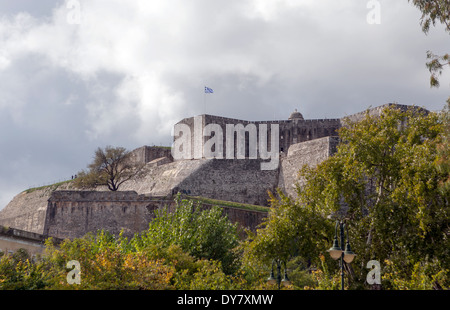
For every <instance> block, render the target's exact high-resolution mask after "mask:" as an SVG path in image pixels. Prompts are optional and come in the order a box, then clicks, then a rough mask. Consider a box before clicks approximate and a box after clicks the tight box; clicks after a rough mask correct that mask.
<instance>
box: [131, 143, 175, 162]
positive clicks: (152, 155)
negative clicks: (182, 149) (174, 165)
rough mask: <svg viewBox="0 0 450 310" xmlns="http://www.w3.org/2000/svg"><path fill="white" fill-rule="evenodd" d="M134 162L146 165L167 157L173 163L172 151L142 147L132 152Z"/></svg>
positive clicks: (157, 147)
mask: <svg viewBox="0 0 450 310" xmlns="http://www.w3.org/2000/svg"><path fill="white" fill-rule="evenodd" d="M131 156H132V158H133V161H134V162H136V163H142V164H146V163H149V162H151V161H153V160H156V159H159V158H162V157H165V158H167V159H168V160H169V161H173V158H172V152H171V149H170V148H168V147H161V146H146V145H145V146H142V147H140V148H137V149H135V150H133V151H131Z"/></svg>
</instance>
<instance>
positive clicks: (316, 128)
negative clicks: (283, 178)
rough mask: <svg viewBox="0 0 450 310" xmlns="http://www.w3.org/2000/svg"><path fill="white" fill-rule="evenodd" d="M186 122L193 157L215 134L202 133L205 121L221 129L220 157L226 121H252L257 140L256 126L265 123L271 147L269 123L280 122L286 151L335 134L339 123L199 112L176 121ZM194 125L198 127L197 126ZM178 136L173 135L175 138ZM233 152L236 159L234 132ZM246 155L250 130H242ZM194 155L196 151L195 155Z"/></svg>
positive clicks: (338, 121)
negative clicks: (240, 118) (259, 118)
mask: <svg viewBox="0 0 450 310" xmlns="http://www.w3.org/2000/svg"><path fill="white" fill-rule="evenodd" d="M180 123H182V124H185V125H187V126H188V127H189V129H190V132H191V140H190V141H191V154H192V155H193V156H192V157H193V158H199V156H203V145H204V144H205V143H206V142H207V141H208V140H210V139H211V138H212V137H213V136H214V135H215V134H216V133H214V134H213V135H210V136H205V137H204V136H203V128H205V126H206V125H208V124H217V125H219V126H220V128H221V129H222V143H223V153H222V154H223V156H224V157H226V149H227V148H226V146H227V131H226V126H227V125H228V124H233V125H237V124H242V125H243V126H244V127H245V126H247V125H249V124H254V125H255V126H256V131H257V138H256V139H257V140H258V139H259V134H260V132H259V128H260V127H259V126H260V125H262V124H266V125H267V146H268V149H269V150H271V139H270V137H271V124H278V125H279V136H278V139H279V140H278V141H279V147H278V148H279V149H278V151H280V152H281V151H284V152H286V151H287V149H288V148H289V146H291V145H292V144H295V143H299V142H303V141H309V140H313V139H318V138H322V137H326V136H335V135H337V129H339V128H340V126H341V120H340V119H313V120H279V121H246V120H238V119H233V118H227V117H221V116H214V115H200V116H196V117H191V118H185V119H183V120H182V121H180V122H179V124H180ZM196 126H197V128H196ZM196 132H197V133H199V136H198V137H197V139H198V140H197V141H196V140H195V139H196V138H195V137H194V133H196ZM176 138H177V137H175V139H176ZM233 138H234V154H235V156H234V157H235V158H236V154H237V153H236V149H237V142H236V141H237V134H236V133H235V134H234V137H233ZM245 145H246V157H248V156H249V151H248V149H249V133H248V132H246V133H245ZM194 154H197V156H195V155H194Z"/></svg>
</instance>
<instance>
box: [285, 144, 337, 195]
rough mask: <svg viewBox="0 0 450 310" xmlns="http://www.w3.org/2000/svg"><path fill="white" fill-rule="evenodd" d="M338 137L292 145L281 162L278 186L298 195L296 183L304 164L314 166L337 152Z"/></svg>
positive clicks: (288, 192)
mask: <svg viewBox="0 0 450 310" xmlns="http://www.w3.org/2000/svg"><path fill="white" fill-rule="evenodd" d="M338 142H339V140H338V137H324V138H321V139H316V140H311V141H305V142H301V143H297V144H293V145H291V147H290V148H289V150H288V154H287V156H286V157H283V158H282V161H281V163H280V177H279V183H278V187H279V188H281V189H282V190H283V191H284V192H285V193H286V194H288V195H290V196H292V197H296V196H297V193H296V190H295V184H296V183H297V182H299V183H300V184H301V180H299V179H298V172H299V171H300V169H301V168H302V167H303V166H304V165H308V166H310V167H314V166H316V165H318V164H319V163H321V162H322V161H324V160H326V159H327V158H329V157H330V156H331V155H332V154H333V153H335V152H336V147H337V145H338Z"/></svg>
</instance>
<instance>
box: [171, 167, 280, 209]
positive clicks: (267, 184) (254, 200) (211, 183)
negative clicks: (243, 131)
mask: <svg viewBox="0 0 450 310" xmlns="http://www.w3.org/2000/svg"><path fill="white" fill-rule="evenodd" d="M277 183H278V169H275V170H261V160H256V159H255V160H242V159H241V160H240V159H210V160H207V161H206V164H205V165H204V166H202V168H201V169H198V170H196V171H195V172H194V173H192V174H190V175H189V176H188V177H187V178H186V179H184V180H183V181H182V182H181V183H179V185H178V186H177V187H176V188H174V193H176V192H178V191H180V192H182V193H186V194H188V195H193V196H203V197H209V198H213V199H219V200H226V201H234V202H240V203H249V204H255V205H263V206H264V205H267V200H268V198H269V196H268V194H267V191H268V190H271V191H274V190H275V188H276V186H277Z"/></svg>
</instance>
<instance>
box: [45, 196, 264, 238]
mask: <svg viewBox="0 0 450 310" xmlns="http://www.w3.org/2000/svg"><path fill="white" fill-rule="evenodd" d="M201 206H202V207H205V208H209V207H211V205H210V204H203V203H202V204H201ZM163 207H167V208H168V209H169V211H173V210H174V207H175V201H174V198H173V197H149V196H146V195H139V194H137V193H136V192H133V191H127V192H98V191H82V192H80V191H55V192H53V193H52V195H51V197H50V199H49V201H48V209H47V214H46V217H47V220H46V223H45V229H44V234H45V235H46V236H52V237H56V238H61V239H64V238H69V239H72V238H80V237H83V236H84V235H85V234H86V233H88V232H94V233H95V232H96V231H98V230H101V229H104V230H106V231H109V232H110V233H112V234H114V235H118V234H119V233H120V231H121V230H122V229H123V232H124V235H125V236H126V237H132V236H133V235H134V234H135V233H139V232H142V231H144V230H146V229H148V225H149V223H150V221H151V220H152V219H153V218H154V217H155V213H154V212H155V210H158V209H160V208H163ZM220 207H221V208H222V210H223V212H224V214H226V215H227V216H228V218H229V220H230V221H231V222H233V223H236V222H237V223H238V226H239V227H241V228H248V229H251V230H253V231H255V230H256V227H257V226H258V225H259V224H260V223H261V222H262V221H263V219H264V218H265V217H266V215H267V213H266V212H261V211H251V210H243V209H238V208H233V207H228V206H220Z"/></svg>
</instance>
